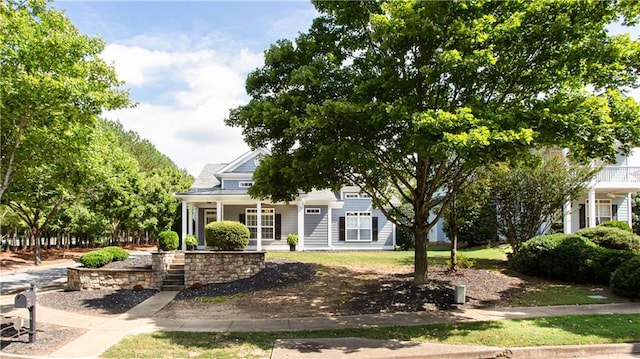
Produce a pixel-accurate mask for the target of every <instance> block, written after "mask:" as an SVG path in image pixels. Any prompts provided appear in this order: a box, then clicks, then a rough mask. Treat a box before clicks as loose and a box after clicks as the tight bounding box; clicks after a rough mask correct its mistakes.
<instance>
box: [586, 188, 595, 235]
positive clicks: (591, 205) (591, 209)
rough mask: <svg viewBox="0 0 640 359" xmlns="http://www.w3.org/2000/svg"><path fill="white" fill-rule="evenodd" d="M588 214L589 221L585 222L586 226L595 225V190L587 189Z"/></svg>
mask: <svg viewBox="0 0 640 359" xmlns="http://www.w3.org/2000/svg"><path fill="white" fill-rule="evenodd" d="M587 214H588V216H589V223H587V227H589V228H593V227H595V226H596V190H595V189H593V188H592V189H590V190H589V211H588V212H587Z"/></svg>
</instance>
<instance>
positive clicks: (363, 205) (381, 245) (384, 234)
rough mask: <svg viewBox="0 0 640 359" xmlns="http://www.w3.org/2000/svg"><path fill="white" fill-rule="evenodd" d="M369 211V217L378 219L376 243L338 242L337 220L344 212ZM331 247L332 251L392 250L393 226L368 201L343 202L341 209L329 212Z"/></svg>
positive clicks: (353, 200) (351, 200) (352, 200)
mask: <svg viewBox="0 0 640 359" xmlns="http://www.w3.org/2000/svg"><path fill="white" fill-rule="evenodd" d="M352 211H370V212H371V216H373V217H378V241H377V242H362V243H358V242H345V241H340V228H339V218H340V217H344V216H345V213H346V212H352ZM331 246H332V249H354V250H359V249H372V250H382V249H393V246H394V243H393V224H392V223H391V222H390V221H388V220H387V218H385V216H384V215H383V214H382V212H380V211H379V210H374V209H373V206H372V205H371V200H370V199H348V200H345V201H344V206H343V207H342V208H335V209H333V210H332V211H331Z"/></svg>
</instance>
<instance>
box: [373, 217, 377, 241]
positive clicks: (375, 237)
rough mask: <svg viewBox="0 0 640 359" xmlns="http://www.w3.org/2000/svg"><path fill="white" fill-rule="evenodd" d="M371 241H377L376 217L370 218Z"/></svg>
mask: <svg viewBox="0 0 640 359" xmlns="http://www.w3.org/2000/svg"><path fill="white" fill-rule="evenodd" d="M371 240H372V241H374V242H377V241H378V217H372V218H371Z"/></svg>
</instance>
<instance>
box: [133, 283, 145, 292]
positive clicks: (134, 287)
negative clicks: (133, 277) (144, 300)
mask: <svg viewBox="0 0 640 359" xmlns="http://www.w3.org/2000/svg"><path fill="white" fill-rule="evenodd" d="M143 289H144V286H143V285H142V284H136V285H134V286H133V290H134V291H136V292H138V291H141V290H143Z"/></svg>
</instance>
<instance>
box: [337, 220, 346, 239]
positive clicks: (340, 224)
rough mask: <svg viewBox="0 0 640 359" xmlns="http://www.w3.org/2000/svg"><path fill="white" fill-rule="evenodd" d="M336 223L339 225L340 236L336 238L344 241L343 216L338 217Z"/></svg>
mask: <svg viewBox="0 0 640 359" xmlns="http://www.w3.org/2000/svg"><path fill="white" fill-rule="evenodd" d="M338 225H339V227H340V237H339V238H338V240H339V241H344V240H345V233H344V230H345V229H344V217H340V219H339V220H338Z"/></svg>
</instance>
